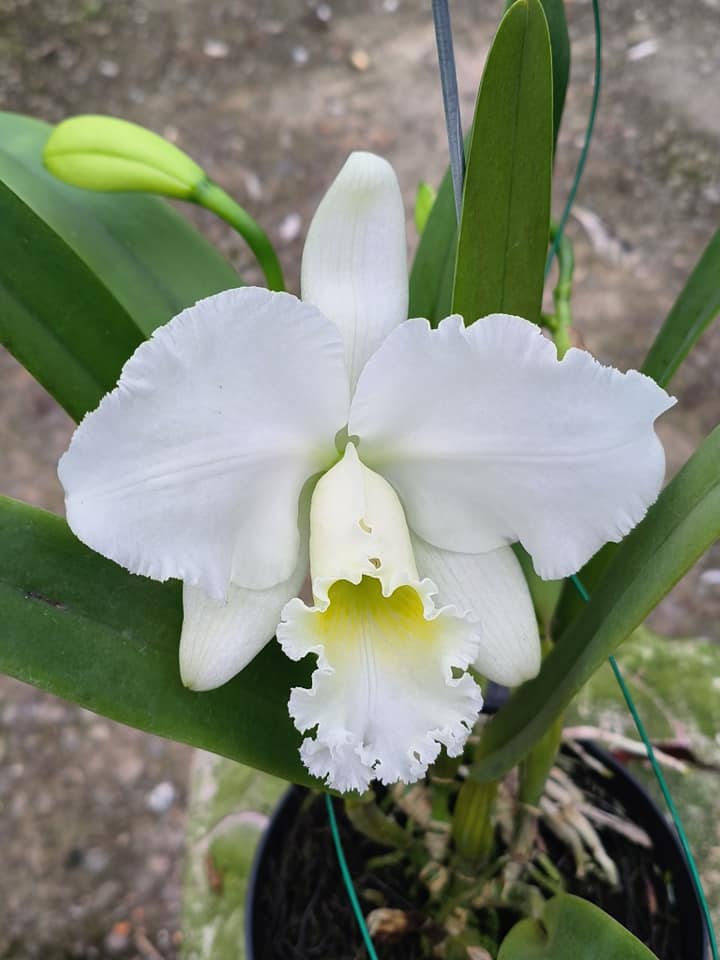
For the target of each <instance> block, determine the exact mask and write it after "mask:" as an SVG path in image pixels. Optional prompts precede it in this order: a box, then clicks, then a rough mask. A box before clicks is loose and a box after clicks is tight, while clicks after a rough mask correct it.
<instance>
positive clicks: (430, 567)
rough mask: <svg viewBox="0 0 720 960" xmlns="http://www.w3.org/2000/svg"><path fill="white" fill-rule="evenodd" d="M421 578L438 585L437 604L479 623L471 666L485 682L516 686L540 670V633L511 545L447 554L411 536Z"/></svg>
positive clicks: (447, 552) (525, 583) (523, 578)
mask: <svg viewBox="0 0 720 960" xmlns="http://www.w3.org/2000/svg"><path fill="white" fill-rule="evenodd" d="M412 545H413V551H414V553H415V561H416V563H417V566H418V571H419V573H420V576H421V577H429V578H430V579H431V580H432V582H433V583H434V584H435V586H436V587H437V602H438V603H441V604H446V603H447V604H452V606H454V607H455V608H456V609H457V610H459V611H460V612H462V613H467V614H470V616H471V617H472V618H473V620H474V621H475V622H477V623H479V624H480V628H481V630H480V635H481V637H482V640H481V642H480V647H479V649H478V654H477V656H476V657H475V662H474V664H473V665H474V667H475V669H476V670H477V671H478V672H479V673H481V674H482V675H483V676H484V677H487V678H488V680H494V681H495V683H501V684H503V686H506V687H516V686H518V684H521V683H523V682H524V681H525V680H529V679H530V678H531V677H534V676H535V675H536V674H537V672H538V670H539V669H540V635H539V633H538V626H537V619H536V617H535V610H534V609H533V604H532V599H531V597H530V591H529V590H528V586H527V582H526V580H525V577H524V575H523V572H522V568H521V567H520V564H519V562H518V559H517V557H516V556H515V554H514V553H513V551H512V548H511V547H498V549H497V550H490V551H489V552H488V553H451V552H450V551H449V550H440V549H439V548H438V547H433V546H432V545H431V544H429V543H427V542H426V541H425V540H421V539H420V537H416V536H413V537H412Z"/></svg>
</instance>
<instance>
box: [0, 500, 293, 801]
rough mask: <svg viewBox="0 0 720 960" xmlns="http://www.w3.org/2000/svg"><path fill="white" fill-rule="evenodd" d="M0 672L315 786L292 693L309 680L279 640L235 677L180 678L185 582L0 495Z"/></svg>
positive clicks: (133, 723)
mask: <svg viewBox="0 0 720 960" xmlns="http://www.w3.org/2000/svg"><path fill="white" fill-rule="evenodd" d="M0 542H2V544H3V549H2V551H0V623H1V624H2V641H1V642H0V671H2V672H4V673H7V674H9V675H10V676H12V677H17V679H19V680H23V681H25V682H26V683H31V684H33V685H34V686H37V687H40V688H41V689H43V690H47V691H49V692H50V693H54V694H57V695H58V696H60V697H64V698H66V699H68V700H72V701H73V702H75V703H79V704H80V705H82V706H84V707H87V708H88V709H89V710H94V711H95V712H96V713H101V714H103V715H104V716H107V717H110V718H111V719H113V720H118V721H120V722H121V723H126V724H129V725H130V726H133V727H138V728H139V729H141V730H147V731H148V732H150V733H155V734H159V735H160V736H163V737H171V738H172V739H174V740H180V741H182V742H184V743H190V744H193V745H194V746H197V747H202V748H203V749H205V750H211V751H213V752H214V753H219V754H222V755H223V756H226V757H230V758H231V759H233V760H238V761H240V762H241V763H244V764H248V765H249V766H254V767H257V768H259V769H261V770H265V771H267V772H269V773H273V774H276V775H277V776H280V777H284V778H285V779H288V780H296V781H297V782H303V783H308V782H310V781H309V777H308V774H307V771H305V769H304V767H303V766H302V764H301V762H300V759H299V756H298V745H299V742H300V737H299V735H298V734H297V733H296V731H295V730H294V728H293V726H292V722H291V720H290V717H289V715H288V710H287V701H288V697H289V692H290V688H291V687H292V686H294V685H296V684H298V683H299V684H302V685H304V686H308V685H309V682H308V681H309V674H310V669H309V667H308V664H307V663H302V664H294V663H292V662H291V661H290V660H289V659H288V658H287V657H286V656H284V654H283V653H282V652H281V651H280V648H279V646H278V645H277V643H276V642H275V641H272V642H271V643H270V644H269V645H268V646H267V647H266V648H265V650H264V651H263V652H262V653H261V654H260V655H259V656H258V657H257V658H256V659H255V660H253V662H252V663H251V664H250V665H249V666H248V667H246V668H245V670H243V671H242V673H241V674H240V675H239V676H238V677H236V678H235V679H234V680H233V681H231V682H230V683H229V684H226V685H225V686H224V687H222V688H220V689H219V690H214V691H211V692H210V693H191V692H190V691H189V690H186V689H185V688H184V687H183V686H182V684H181V683H180V675H179V668H178V643H179V638H180V625H181V621H182V604H181V597H180V584H179V583H178V582H171V583H165V584H161V583H156V582H155V581H153V580H148V579H146V578H144V577H136V576H133V575H132V574H130V573H128V572H127V571H125V570H123V569H122V567H119V566H117V565H116V564H114V563H111V562H110V561H109V560H105V559H103V558H102V557H100V556H98V554H96V553H94V552H93V551H91V550H89V549H88V548H87V547H85V546H83V544H81V543H80V542H79V541H78V540H77V539H76V538H75V537H74V536H73V534H72V533H71V532H70V530H69V528H68V527H67V525H66V524H65V522H64V521H63V520H61V519H59V518H58V517H55V516H53V515H52V514H49V513H45V512H44V511H42V510H37V509H34V508H33V507H29V506H27V505H26V504H23V503H19V502H17V501H14V500H9V499H7V498H4V497H0Z"/></svg>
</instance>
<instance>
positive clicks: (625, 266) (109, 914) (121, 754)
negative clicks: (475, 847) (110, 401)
mask: <svg viewBox="0 0 720 960" xmlns="http://www.w3.org/2000/svg"><path fill="white" fill-rule="evenodd" d="M500 6H501V4H500V3H493V4H479V3H473V2H461V0H455V2H454V3H453V4H452V11H453V16H454V25H455V32H456V46H457V51H456V52H457V57H458V69H459V81H460V89H461V96H462V101H463V106H464V109H465V116H466V121H467V119H468V118H469V116H470V115H471V111H472V105H473V100H474V95H475V91H476V88H477V83H478V81H479V78H480V74H481V70H482V64H483V61H484V57H485V53H486V50H487V46H488V43H489V40H490V37H491V35H492V31H493V29H494V27H495V25H496V22H497V16H498V14H499V7H500ZM567 7H568V16H569V20H570V29H571V35H572V42H573V72H572V81H571V86H570V90H569V96H568V105H567V108H566V118H565V123H564V127H563V133H562V136H561V140H560V147H559V153H558V159H557V194H556V203H555V208H556V210H559V209H560V208H561V205H562V202H563V199H564V197H565V195H566V192H567V189H568V186H569V181H570V178H571V176H572V173H573V170H574V165H575V163H576V160H577V155H578V151H579V147H580V145H581V143H582V136H583V132H584V128H585V123H586V116H587V109H588V105H589V99H590V93H591V79H590V78H591V75H592V54H593V39H592V16H591V8H590V4H589V2H587V0H569V2H568V4H567ZM496 8H498V9H496ZM603 23H604V28H605V35H606V40H605V54H604V69H605V80H604V85H603V93H602V100H601V110H600V115H599V119H598V125H597V133H596V137H595V141H594V145H593V148H592V151H591V155H590V161H589V165H588V168H587V173H586V176H585V179H584V182H583V185H582V188H581V190H580V194H579V196H578V215H577V217H576V218H574V219H573V220H571V223H570V226H569V232H570V234H571V236H572V237H573V239H574V241H575V244H576V257H577V271H576V296H575V316H576V323H577V326H578V328H579V329H580V330H581V332H582V334H583V337H584V339H585V342H586V343H587V345H588V347H589V348H590V349H591V350H592V351H593V352H594V353H595V354H596V355H597V356H598V357H599V358H601V359H603V360H605V361H607V362H612V363H615V364H617V365H618V366H620V367H621V368H627V367H629V366H633V365H637V364H639V363H640V362H641V361H642V359H643V356H644V353H645V351H646V349H647V347H648V346H649V344H650V342H651V338H652V336H653V334H654V332H655V331H656V330H657V329H658V327H659V325H660V323H661V322H662V319H663V318H664V316H665V315H666V313H667V311H668V309H669V307H670V305H671V304H672V301H673V299H674V297H675V296H676V294H677V292H678V291H679V289H680V288H681V286H682V283H683V278H684V277H685V276H686V274H687V272H688V270H689V268H690V267H691V266H692V265H693V263H694V262H695V261H696V259H697V257H698V255H699V254H700V252H701V250H702V249H703V247H704V245H705V244H706V243H707V241H708V239H709V238H710V236H711V234H712V232H713V228H714V227H716V226H717V225H718V222H720V164H719V159H718V158H719V157H720V150H719V147H720V110H718V89H720V0H676V2H674V3H672V4H671V3H669V2H667V0H665V2H662V0H661V2H657V0H655V2H651V0H636V2H630V3H628V2H621V0H607V2H605V3H603ZM0 105H1V106H2V108H3V109H9V110H17V111H21V112H26V113H31V114H34V115H35V116H38V117H41V118H43V119H46V120H49V121H57V120H60V119H62V118H63V117H65V116H67V115H70V114H73V113H80V112H105V113H112V114H116V115H119V116H123V117H126V118H128V119H131V120H135V121H138V122H142V123H143V124H145V125H146V126H149V127H151V128H153V129H155V130H157V131H158V132H160V133H163V134H164V135H165V136H168V137H170V138H172V139H173V140H176V141H177V142H178V143H179V144H180V145H181V146H182V147H183V148H184V149H186V150H187V151H188V152H189V153H190V154H191V155H192V156H194V157H195V158H196V159H197V160H198V161H199V162H200V163H201V164H203V166H205V168H206V169H207V170H208V171H209V172H210V173H211V175H212V176H213V177H214V178H215V179H217V180H218V181H220V183H221V184H223V185H224V186H225V187H226V188H227V189H228V190H229V191H230V192H231V193H233V194H234V195H235V196H236V197H237V199H238V200H239V201H240V202H241V203H242V204H244V205H245V206H247V207H248V209H249V210H251V211H252V213H253V214H254V215H255V216H256V217H257V218H258V219H259V220H260V221H261V222H262V223H263V225H264V226H265V227H266V228H267V229H268V230H269V232H270V234H271V236H272V238H273V240H274V241H275V242H276V243H277V246H278V249H279V252H280V256H281V259H282V261H283V265H284V267H285V269H286V271H287V276H288V278H289V282H290V284H291V285H292V286H296V284H297V276H298V267H299V259H300V253H301V249H302V240H303V236H304V233H305V230H306V228H307V225H308V223H309V219H310V217H311V215H312V211H313V209H314V207H315V205H316V203H317V201H318V199H319V197H320V196H321V194H322V191H323V189H324V188H325V187H327V185H328V184H329V182H330V180H331V179H332V177H333V176H334V174H335V172H336V171H337V169H338V168H339V166H340V165H341V163H342V161H343V159H344V157H345V156H346V154H347V153H348V152H349V151H350V150H352V149H354V148H367V149H372V150H375V151H377V152H380V153H383V154H384V155H385V156H387V157H388V158H389V159H390V160H391V161H392V162H393V163H394V165H395V167H396V169H397V171H398V174H399V177H400V181H401V184H402V186H403V190H404V193H405V197H406V201H407V210H408V213H409V214H410V212H411V210H412V203H413V198H414V193H415V188H416V184H417V181H418V180H419V179H421V178H422V179H427V180H429V181H431V182H437V180H438V179H439V177H440V176H441V174H442V172H443V169H444V166H445V163H446V159H445V158H446V153H445V149H446V148H445V141H444V127H443V120H442V111H441V101H440V94H439V86H438V82H437V73H436V61H435V52H434V42H433V33H432V26H431V21H430V14H429V3H427V4H426V3H424V2H422V0H365V2H349V0H342V2H337V0H336V2H332V3H307V2H301V0H296V2H289V0H288V2H265V3H263V2H261V0H257V2H256V3H252V2H249V0H234V2H233V0H215V2H213V3H212V4H210V3H206V2H202V0H155V2H149V0H148V2H141V0H131V2H120V0H114V2H113V0H0ZM193 215H194V217H195V219H196V221H197V222H198V223H199V224H200V226H201V228H202V229H203V230H205V231H206V232H207V233H208V234H209V235H210V236H211V237H212V238H213V239H214V240H215V241H217V242H218V243H219V244H220V245H221V247H222V249H223V250H224V251H225V253H226V254H227V256H228V257H229V258H230V259H231V260H232V262H233V263H234V264H236V265H237V267H238V269H239V270H240V272H241V273H242V274H243V276H244V277H245V279H246V280H254V279H257V275H256V274H255V272H254V269H253V267H252V263H251V260H250V258H249V257H248V255H247V253H246V251H245V250H244V249H243V246H242V244H241V242H240V241H239V240H238V239H237V238H236V237H234V236H233V235H232V234H231V233H230V232H229V230H228V229H227V228H226V227H225V226H224V225H222V224H219V223H216V222H215V221H213V220H212V218H211V217H209V216H204V215H203V214H198V213H197V212H193ZM410 219H411V218H410V217H409V221H410ZM408 238H409V242H410V244H411V245H412V243H414V235H413V230H412V227H411V225H410V224H409V227H408ZM719 358H720V329H717V328H716V329H715V330H714V331H711V332H710V333H709V334H708V335H706V337H705V338H704V340H703V342H702V345H701V346H700V347H699V348H698V349H697V350H696V351H695V352H694V354H693V355H692V357H691V359H690V360H689V361H688V362H687V363H686V365H685V367H684V369H683V371H682V373H681V374H680V375H679V376H678V377H677V379H676V381H675V384H674V389H675V392H676V394H677V396H678V397H679V400H680V403H679V404H678V406H677V408H676V409H675V410H673V411H672V412H671V413H669V414H668V415H667V416H666V417H665V418H664V422H663V424H662V427H661V433H662V436H663V439H664V440H665V441H666V444H667V449H668V458H669V463H670V469H671V470H675V469H677V467H678V466H679V465H680V464H682V462H684V460H685V459H686V458H687V457H688V456H689V454H690V453H691V452H692V450H693V449H694V448H695V446H696V445H697V444H698V443H699V441H700V440H701V438H702V437H703V436H704V435H705V434H706V433H707V432H708V431H709V430H710V429H711V428H712V427H713V426H714V425H715V424H716V422H717V420H718V412H719V409H720V404H719V402H718V390H719V388H720V372H719V371H720V364H718V359H719ZM71 429H72V424H71V423H70V421H69V419H68V418H67V416H66V415H65V414H64V413H63V412H62V411H61V410H60V409H59V408H58V407H57V405H56V404H55V403H54V401H52V399H51V398H49V397H48V396H47V395H46V394H45V393H44V391H43V390H42V389H41V388H40V387H38V386H37V385H36V384H35V383H34V382H33V381H32V379H31V378H30V377H29V376H28V375H27V374H26V373H25V371H24V370H22V369H21V368H20V367H19V366H18V365H17V364H16V363H15V362H14V361H13V360H12V358H10V357H9V356H8V355H7V354H5V353H2V352H0V478H1V479H0V487H1V489H2V492H3V493H6V494H9V495H11V496H15V497H19V498H22V499H24V500H27V501H29V502H31V503H33V504H37V505H39V506H43V507H46V508H48V509H51V510H55V511H58V512H61V510H62V496H61V491H60V488H59V485H58V482H57V479H56V476H55V464H56V462H57V459H58V457H59V455H60V454H61V453H62V451H63V450H64V448H65V446H66V444H67V441H68V438H69V436H70V433H71ZM719 612H720V553H719V552H718V551H717V549H716V550H715V551H714V552H713V551H711V553H710V554H709V555H708V557H707V558H705V559H704V560H703V561H702V563H701V564H700V565H699V567H698V569H697V570H695V571H694V572H693V573H692V574H691V575H690V576H689V577H688V578H687V579H686V581H685V582H683V583H682V584H680V585H679V586H678V587H677V588H676V590H675V591H674V592H673V594H672V595H671V596H670V597H669V598H668V599H667V600H666V601H665V603H664V604H663V605H662V608H661V609H660V610H659V611H658V612H657V613H656V614H655V616H654V620H653V624H654V626H655V627H656V628H657V629H659V630H660V631H662V632H665V633H668V634H672V635H676V636H688V635H701V636H706V637H709V638H713V639H715V640H718V639H720V620H719V618H718V613H719ZM0 642H1V640H0ZM681 659H682V647H681V646H678V661H679V663H680V662H681ZM190 759H191V751H190V750H188V749H187V748H185V747H182V746H179V745H177V744H171V743H167V742H165V741H161V740H158V739H156V738H153V737H149V736H145V735H142V734H140V733H137V732H135V731H131V730H128V729H125V728H122V727H119V726H117V725H114V724H112V723H110V722H108V721H105V720H102V719H100V718H97V717H95V716H93V715H91V714H88V713H86V712H84V711H81V710H78V709H77V708H75V707H72V706H70V705H67V704H64V703H62V702H60V701H58V700H55V699H53V698H51V697H48V696H45V695H43V694H40V693H38V692H36V691H34V690H32V689H30V688H28V687H25V686H23V685H21V684H18V683H15V682H13V681H10V680H7V679H2V678H0V849H1V850H2V855H3V858H2V867H3V869H2V870H1V871H0V957H8V958H9V957H13V958H18V960H24V958H35V957H42V958H44V960H55V958H58V960H60V958H71V957H77V958H93V957H95V958H97V957H138V958H149V960H157V958H158V957H162V958H171V957H174V956H175V955H176V948H177V944H178V943H179V934H178V928H179V898H180V894H179V889H180V887H179V884H180V873H181V862H182V853H183V826H184V803H185V796H186V787H187V782H188V770H189V764H190Z"/></svg>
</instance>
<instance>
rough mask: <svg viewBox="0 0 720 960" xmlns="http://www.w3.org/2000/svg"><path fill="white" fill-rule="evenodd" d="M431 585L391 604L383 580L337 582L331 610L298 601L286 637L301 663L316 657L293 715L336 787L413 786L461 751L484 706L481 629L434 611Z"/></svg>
mask: <svg viewBox="0 0 720 960" xmlns="http://www.w3.org/2000/svg"><path fill="white" fill-rule="evenodd" d="M431 592H432V585H431V584H429V583H427V582H426V583H425V584H418V583H415V584H408V585H406V586H403V587H399V588H398V589H397V590H396V591H395V593H393V594H392V596H390V597H386V596H383V591H382V586H381V584H380V581H379V580H378V579H376V578H372V577H364V578H363V579H362V581H361V583H360V584H351V583H349V582H347V581H339V582H338V583H336V584H334V585H333V587H332V588H331V589H330V591H329V604H328V606H327V608H326V609H325V610H321V609H319V608H318V607H315V608H308V607H306V606H305V605H304V604H303V603H302V601H300V600H291V601H290V603H289V604H288V605H287V607H286V608H285V610H284V611H283V622H282V623H281V624H280V626H279V627H278V634H277V636H278V640H279V641H280V643H281V645H282V647H283V649H284V650H285V652H286V653H287V654H288V656H290V657H292V659H295V660H299V659H300V658H302V657H303V656H305V655H306V654H308V653H313V654H315V655H316V656H317V658H318V668H317V670H316V671H315V672H314V674H313V677H312V687H311V689H309V690H305V689H301V688H295V689H294V690H293V691H292V694H291V697H290V704H289V709H290V714H291V716H292V717H293V719H294V721H295V726H296V727H297V728H298V730H300V731H301V732H305V731H308V730H311V729H313V728H315V727H316V728H317V730H316V734H315V737H314V739H313V738H306V739H305V740H304V741H303V744H302V747H301V751H300V753H301V756H302V759H303V762H304V763H305V765H306V766H307V768H308V769H309V770H310V772H311V773H312V774H313V775H314V776H317V777H320V778H323V779H324V780H325V782H326V783H327V785H328V786H329V787H332V788H334V789H336V790H342V791H346V790H364V789H366V788H367V786H368V784H369V782H370V781H371V780H372V779H374V778H377V779H379V780H381V781H382V782H383V783H394V782H396V781H398V780H400V781H403V782H406V783H408V782H412V781H414V780H417V779H419V778H420V777H422V776H423V775H424V774H425V771H426V770H427V767H428V765H429V764H430V763H432V762H433V760H435V758H436V757H437V755H438V753H439V751H440V745H441V744H444V745H445V747H446V748H447V751H448V753H449V754H450V756H457V755H459V754H460V753H461V751H462V748H463V745H464V743H465V740H466V739H467V736H468V734H469V732H470V729H471V728H472V725H473V724H474V722H475V720H476V719H477V716H478V713H479V711H480V708H481V706H482V697H481V695H480V690H479V688H478V687H477V685H476V684H475V682H474V681H473V680H472V678H471V677H470V676H469V675H468V674H466V673H463V674H462V675H460V676H459V677H456V676H454V670H464V669H465V668H466V667H467V666H468V664H469V663H471V662H472V660H473V658H474V656H475V653H476V651H477V634H476V633H475V632H474V630H475V628H473V626H472V625H471V624H470V623H468V622H467V621H466V620H463V619H461V618H459V617H457V616H455V615H454V613H453V612H452V611H451V610H448V609H444V610H436V609H434V606H433V603H432V600H431V598H430V594H431Z"/></svg>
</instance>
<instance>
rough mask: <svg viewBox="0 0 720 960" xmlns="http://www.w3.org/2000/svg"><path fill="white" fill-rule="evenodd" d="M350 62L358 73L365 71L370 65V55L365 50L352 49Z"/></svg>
mask: <svg viewBox="0 0 720 960" xmlns="http://www.w3.org/2000/svg"><path fill="white" fill-rule="evenodd" d="M350 63H351V65H352V66H353V67H355V69H356V70H357V71H358V72H359V73H365V71H366V70H367V68H368V67H369V66H370V56H369V54H368V53H367V52H366V51H365V50H353V52H352V53H351V54H350Z"/></svg>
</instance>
